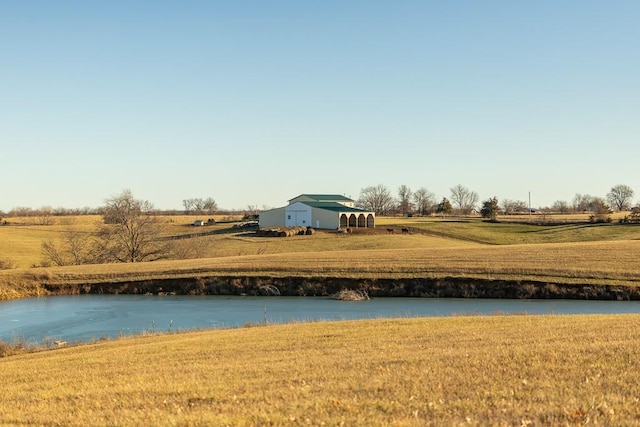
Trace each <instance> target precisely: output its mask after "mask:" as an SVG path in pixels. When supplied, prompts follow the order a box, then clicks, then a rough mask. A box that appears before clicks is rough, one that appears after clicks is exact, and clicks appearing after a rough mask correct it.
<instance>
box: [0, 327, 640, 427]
mask: <svg viewBox="0 0 640 427" xmlns="http://www.w3.org/2000/svg"><path fill="white" fill-rule="evenodd" d="M639 321H640V316H638V315H615V316H611V315H607V316H591V315H590V316H491V317H453V318H426V319H390V320H366V321H348V322H335V323H334V322H329V323H310V324H289V325H273V326H266V327H256V328H249V329H232V330H213V331H203V332H193V333H185V334H178V335H166V336H147V337H138V338H130V339H121V340H118V341H112V342H103V343H96V344H91V345H86V346H80V347H72V348H62V349H57V350H53V351H46V352H42V353H35V354H24V355H18V356H12V357H7V358H1V359H0V382H1V383H2V384H3V399H2V404H0V419H1V420H2V421H3V423H6V424H11V425H27V424H37V425H69V426H74V425H78V426H80V425H306V424H309V425H320V424H326V425H403V426H424V425H461V424H464V425H582V424H600V425H638V424H639V423H640V419H639V418H638V412H637V408H638V405H639V404H640V394H638V386H637V385H638V383H639V382H640V360H639V359H638V357H637V354H639V353H640V330H639V329H638V328H637V325H638V322H639Z"/></svg>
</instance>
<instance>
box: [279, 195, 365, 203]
mask: <svg viewBox="0 0 640 427" xmlns="http://www.w3.org/2000/svg"><path fill="white" fill-rule="evenodd" d="M303 196H304V197H308V198H310V199H313V200H315V201H317V202H323V201H325V202H326V201H337V200H341V201H343V202H347V201H348V202H353V199H350V198H348V197H346V196H341V195H340V194H301V195H299V196H297V197H294V198H293V199H297V198H298V197H303ZM293 199H291V200H293Z"/></svg>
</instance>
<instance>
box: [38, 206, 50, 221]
mask: <svg viewBox="0 0 640 427" xmlns="http://www.w3.org/2000/svg"><path fill="white" fill-rule="evenodd" d="M35 213H36V215H37V224H38V225H51V224H53V208H52V207H51V206H42V207H41V208H40V209H38V210H37V211H35Z"/></svg>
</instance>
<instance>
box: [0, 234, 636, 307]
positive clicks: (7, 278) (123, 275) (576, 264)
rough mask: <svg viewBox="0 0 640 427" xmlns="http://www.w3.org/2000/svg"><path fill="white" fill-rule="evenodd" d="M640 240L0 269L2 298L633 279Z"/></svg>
mask: <svg viewBox="0 0 640 427" xmlns="http://www.w3.org/2000/svg"><path fill="white" fill-rule="evenodd" d="M639 253H640V241H611V242H587V243H556V244H546V245H514V246H471V247H458V248H431V249H390V250H347V251H324V252H297V253H280V254H265V255H251V256H231V257H221V258H206V259H191V260H182V261H157V262H148V263H133V264H131V263H130V264H101V265H84V266H68V267H56V268H32V269H15V270H6V271H0V299H8V298H16V297H18V296H20V294H22V295H23V296H28V295H38V294H41V293H42V292H43V290H42V289H41V288H40V287H39V286H38V284H39V283H49V284H60V285H74V284H85V283H108V282H120V281H132V280H151V279H165V278H186V277H216V276H236V277H241V276H269V277H351V278H363V279H366V278H414V277H418V278H446V277H467V278H479V279H495V280H532V281H543V282H549V283H567V284H571V283H576V284H612V285H624V286H637V285H638V283H639V282H640V265H639V264H638V262H637V259H638V254H639Z"/></svg>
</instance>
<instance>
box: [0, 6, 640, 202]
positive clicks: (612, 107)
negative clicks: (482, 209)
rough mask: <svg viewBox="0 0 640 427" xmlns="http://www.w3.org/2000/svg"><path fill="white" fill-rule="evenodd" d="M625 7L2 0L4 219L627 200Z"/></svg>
mask: <svg viewBox="0 0 640 427" xmlns="http://www.w3.org/2000/svg"><path fill="white" fill-rule="evenodd" d="M638 22H640V2H638V1H637V0H633V1H612V2H607V1H578V0H573V1H556V0H554V1H535V2H534V1H529V2H524V1H475V0H474V1H426V0H421V1H372V0H367V1H314V2H312V1H213V0H211V1H159V0H155V1H142V0H141V1H102V2H97V1H64V0H61V1H19V0H15V1H12V0H0V210H4V211H8V210H10V209H12V208H14V207H18V206H27V207H32V208H38V207H41V206H46V205H50V206H53V207H59V206H62V207H68V208H73V207H84V206H91V207H97V206H100V205H102V204H103V202H104V199H105V198H107V197H109V196H111V195H114V194H117V193H120V192H121V191H122V190H123V189H125V188H129V189H131V190H132V191H133V193H134V195H135V196H136V197H137V198H140V199H145V200H149V201H151V202H153V203H154V204H155V205H156V207H158V208H161V209H180V208H181V206H182V200H183V199H185V198H190V197H202V198H206V197H213V198H214V199H215V200H216V201H217V202H218V205H219V206H220V207H221V208H228V209H232V208H244V207H246V206H247V205H257V206H258V207H262V206H269V207H275V206H282V205H284V204H286V201H287V200H288V199H290V198H292V197H294V196H297V195H299V194H301V193H338V194H345V195H347V196H352V197H353V198H357V197H358V196H359V194H360V190H361V189H362V188H364V187H367V186H371V185H377V184H384V185H386V186H387V187H388V188H389V189H390V190H391V191H392V192H393V194H394V195H395V194H396V190H397V187H398V186H400V185H402V184H405V185H408V186H409V187H411V188H412V189H414V190H415V189H417V188H419V187H423V186H424V187H426V188H427V189H429V190H431V191H432V192H434V193H435V194H436V196H437V198H438V199H440V198H442V197H444V196H447V197H448V196H449V188H451V187H453V186H454V185H456V184H462V185H464V186H466V187H468V188H470V189H471V190H474V191H476V192H477V193H478V194H479V195H480V198H481V199H482V200H484V199H487V198H489V197H492V196H497V197H498V198H499V199H502V198H509V199H517V200H527V197H528V196H527V195H528V193H529V192H531V198H532V205H533V206H544V205H550V204H552V203H553V202H554V201H555V200H568V201H570V200H571V199H572V198H573V196H574V195H575V193H583V194H584V193H588V194H592V195H598V196H604V195H605V194H606V193H607V192H608V191H609V189H610V188H611V187H612V186H613V185H616V184H626V185H629V186H631V187H632V188H633V189H634V190H635V191H636V193H637V198H636V200H634V202H635V201H637V199H640V176H639V174H638V164H639V162H640V144H639V142H640V141H639V136H640V25H638Z"/></svg>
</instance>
